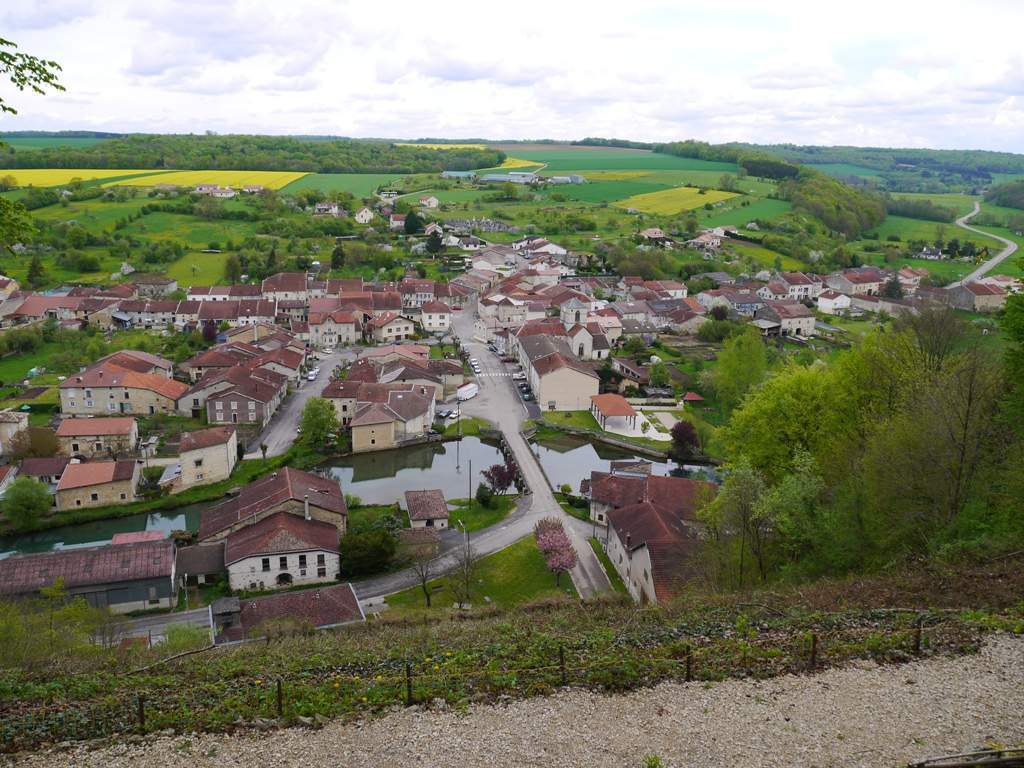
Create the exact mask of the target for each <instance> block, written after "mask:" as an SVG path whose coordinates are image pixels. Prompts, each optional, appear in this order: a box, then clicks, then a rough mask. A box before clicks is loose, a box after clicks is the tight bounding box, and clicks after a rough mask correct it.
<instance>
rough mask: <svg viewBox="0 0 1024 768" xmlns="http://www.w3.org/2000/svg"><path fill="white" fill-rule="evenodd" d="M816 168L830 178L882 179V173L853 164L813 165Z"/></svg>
mask: <svg viewBox="0 0 1024 768" xmlns="http://www.w3.org/2000/svg"><path fill="white" fill-rule="evenodd" d="M811 167H812V168H815V169H817V170H819V171H822V172H823V173H827V174H828V175H830V176H859V177H860V178H862V179H880V178H881V176H879V173H880V171H878V170H876V169H875V168H867V167H866V166H863V165H853V164H851V163H812V164H811Z"/></svg>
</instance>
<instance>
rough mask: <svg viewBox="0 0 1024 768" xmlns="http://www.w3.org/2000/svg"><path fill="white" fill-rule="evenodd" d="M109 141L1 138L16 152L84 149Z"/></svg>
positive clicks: (49, 137)
mask: <svg viewBox="0 0 1024 768" xmlns="http://www.w3.org/2000/svg"><path fill="white" fill-rule="evenodd" d="M101 141H109V139H97V138H93V137H91V136H78V137H60V136H10V137H7V136H0V144H6V145H7V146H9V147H11V148H12V149H14V150H16V151H20V150H25V149H49V148H51V147H71V148H73V149H84V148H85V147H91V146H94V145H95V144H99V143H100V142H101Z"/></svg>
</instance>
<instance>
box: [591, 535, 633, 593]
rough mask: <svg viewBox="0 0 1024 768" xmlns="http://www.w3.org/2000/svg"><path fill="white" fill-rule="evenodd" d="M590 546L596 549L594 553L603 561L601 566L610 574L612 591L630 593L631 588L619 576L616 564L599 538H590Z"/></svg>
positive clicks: (609, 579)
mask: <svg viewBox="0 0 1024 768" xmlns="http://www.w3.org/2000/svg"><path fill="white" fill-rule="evenodd" d="M590 548H591V549H592V550H594V554H595V555H597V559H598V560H600V561H601V567H602V568H604V572H605V573H606V574H608V581H610V582H611V585H612V591H613V592H618V593H619V594H622V595H628V594H629V590H628V589H626V583H625V582H624V581H623V580H622V577H621V576H619V572H618V571H616V570H615V566H614V565H612V561H611V560H609V559H608V555H607V554H606V553H605V551H604V547H602V546H601V542H600V541H598V540H597V539H595V538H593V537H591V538H590Z"/></svg>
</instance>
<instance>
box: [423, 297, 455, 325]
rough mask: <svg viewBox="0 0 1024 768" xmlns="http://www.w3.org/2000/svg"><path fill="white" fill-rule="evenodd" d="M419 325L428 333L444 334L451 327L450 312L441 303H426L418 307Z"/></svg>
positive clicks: (446, 306)
mask: <svg viewBox="0 0 1024 768" xmlns="http://www.w3.org/2000/svg"><path fill="white" fill-rule="evenodd" d="M420 325H422V326H423V330H424V331H427V332H428V333H444V332H446V331H447V330H448V329H449V328H451V325H452V310H451V307H449V306H448V305H447V304H445V303H444V302H443V301H427V302H424V303H423V304H422V305H421V306H420Z"/></svg>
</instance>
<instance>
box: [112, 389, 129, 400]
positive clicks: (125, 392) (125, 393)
mask: <svg viewBox="0 0 1024 768" xmlns="http://www.w3.org/2000/svg"><path fill="white" fill-rule="evenodd" d="M111 397H113V395H111ZM124 399H125V400H127V399H128V390H127V389H126V390H125V391H124Z"/></svg>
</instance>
